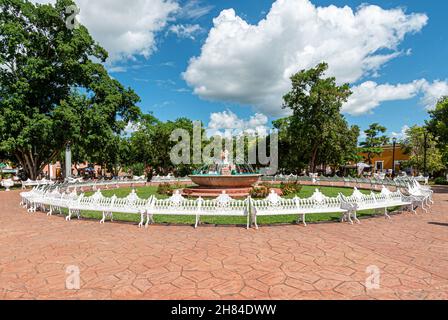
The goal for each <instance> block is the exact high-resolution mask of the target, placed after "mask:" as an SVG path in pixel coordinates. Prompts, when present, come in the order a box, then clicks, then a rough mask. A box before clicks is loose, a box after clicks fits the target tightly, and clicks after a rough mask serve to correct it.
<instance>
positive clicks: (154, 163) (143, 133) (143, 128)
mask: <svg viewBox="0 0 448 320" xmlns="http://www.w3.org/2000/svg"><path fill="white" fill-rule="evenodd" d="M176 129H183V130H185V131H186V132H188V134H189V136H190V137H191V138H192V137H193V122H192V121H191V120H189V119H187V118H179V119H176V120H174V121H167V122H163V121H160V120H158V119H156V118H155V117H154V116H153V115H152V114H145V115H143V116H142V120H141V121H140V122H139V123H138V126H137V130H136V131H135V132H134V133H132V135H131V138H130V144H131V147H130V148H131V153H132V154H133V160H132V161H133V162H134V163H144V164H145V167H146V168H147V169H148V171H149V173H150V172H152V171H153V170H155V171H156V172H157V173H159V174H163V175H166V174H168V173H169V172H173V171H174V172H175V173H176V174H178V175H180V176H184V175H186V174H189V173H191V171H192V170H193V169H194V168H195V167H196V166H195V165H193V164H178V165H174V164H173V163H172V161H171V158H170V153H171V150H172V148H173V147H174V146H175V145H176V144H177V142H176V141H172V140H171V134H172V132H173V131H174V130H176ZM202 136H204V131H203V130H202ZM202 142H203V141H202ZM202 142H201V143H202ZM190 152H191V154H190V156H191V159H192V154H193V140H192V139H191V140H190Z"/></svg>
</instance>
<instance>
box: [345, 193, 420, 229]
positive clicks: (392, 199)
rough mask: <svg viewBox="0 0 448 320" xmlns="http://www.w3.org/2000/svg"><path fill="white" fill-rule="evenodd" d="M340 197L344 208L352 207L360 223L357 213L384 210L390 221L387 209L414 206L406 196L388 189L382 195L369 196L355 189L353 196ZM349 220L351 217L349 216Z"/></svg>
mask: <svg viewBox="0 0 448 320" xmlns="http://www.w3.org/2000/svg"><path fill="white" fill-rule="evenodd" d="M339 197H340V198H341V200H342V202H343V203H344V205H343V206H344V207H348V206H351V210H349V211H351V214H352V217H353V219H354V220H355V221H356V222H358V223H359V219H358V218H357V211H363V210H372V209H384V215H385V217H387V218H389V219H390V216H389V214H388V212H387V208H390V207H403V206H409V205H412V200H411V199H410V198H408V197H406V196H404V195H403V194H402V193H401V192H400V191H397V192H390V191H389V190H388V189H386V188H383V190H382V192H381V194H375V193H373V192H371V193H370V194H368V195H366V194H363V193H361V192H360V191H359V190H358V189H356V188H355V190H354V192H353V194H352V195H351V196H349V197H346V196H344V195H343V194H339ZM412 209H413V208H412ZM349 218H351V217H350V216H349ZM349 220H350V219H349Z"/></svg>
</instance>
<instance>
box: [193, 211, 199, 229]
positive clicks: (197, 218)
mask: <svg viewBox="0 0 448 320" xmlns="http://www.w3.org/2000/svg"><path fill="white" fill-rule="evenodd" d="M199 220H200V216H199V215H198V214H197V215H196V223H195V224H194V228H195V229H196V228H197V227H198V225H199Z"/></svg>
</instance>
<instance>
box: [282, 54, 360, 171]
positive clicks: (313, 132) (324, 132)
mask: <svg viewBox="0 0 448 320" xmlns="http://www.w3.org/2000/svg"><path fill="white" fill-rule="evenodd" d="M327 69H328V65H327V64H326V63H320V64H318V65H317V66H316V67H315V68H312V69H309V70H302V71H300V72H298V73H296V74H294V75H293V76H292V77H291V82H292V89H291V91H290V92H288V93H287V94H286V95H285V96H284V97H283V100H284V104H283V107H284V108H287V109H290V110H291V111H292V116H290V117H288V118H286V119H281V120H278V121H276V122H274V126H275V127H276V128H278V129H279V130H280V134H279V140H280V142H279V143H280V146H279V149H280V150H282V151H281V152H284V153H285V154H286V159H284V160H281V163H282V164H283V165H284V166H296V167H303V166H304V165H305V164H307V165H308V167H309V169H310V170H311V171H312V172H314V171H315V170H316V166H317V165H318V164H328V165H338V164H344V160H345V159H344V158H345V157H346V156H347V155H350V154H354V153H355V150H356V146H357V139H358V134H359V128H358V127H356V126H353V127H350V126H349V125H348V123H347V121H346V120H345V118H344V117H343V116H342V114H341V107H342V104H343V103H344V102H346V101H347V99H348V97H349V96H350V95H351V91H350V87H349V85H348V84H343V85H340V86H339V85H337V84H336V79H335V78H334V77H329V78H325V77H324V75H325V72H326V70H327ZM282 131H284V132H283V133H282ZM298 169H299V168H298Z"/></svg>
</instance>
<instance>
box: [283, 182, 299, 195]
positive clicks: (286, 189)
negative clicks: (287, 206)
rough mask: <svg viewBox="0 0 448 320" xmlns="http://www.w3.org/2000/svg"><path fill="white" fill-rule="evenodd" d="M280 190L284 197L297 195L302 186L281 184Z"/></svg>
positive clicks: (290, 183)
mask: <svg viewBox="0 0 448 320" xmlns="http://www.w3.org/2000/svg"><path fill="white" fill-rule="evenodd" d="M280 189H281V190H282V194H283V195H284V196H289V195H291V194H297V193H299V192H300V190H302V185H301V184H299V183H297V182H286V183H285V182H282V183H281V184H280Z"/></svg>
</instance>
